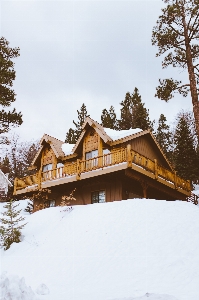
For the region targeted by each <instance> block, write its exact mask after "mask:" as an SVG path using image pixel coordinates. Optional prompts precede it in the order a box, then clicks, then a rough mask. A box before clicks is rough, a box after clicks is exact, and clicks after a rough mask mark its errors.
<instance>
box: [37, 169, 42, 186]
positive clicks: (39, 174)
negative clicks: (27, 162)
mask: <svg viewBox="0 0 199 300" xmlns="http://www.w3.org/2000/svg"><path fill="white" fill-rule="evenodd" d="M37 176H38V190H41V181H42V178H41V169H40V170H39V172H38V175H37Z"/></svg>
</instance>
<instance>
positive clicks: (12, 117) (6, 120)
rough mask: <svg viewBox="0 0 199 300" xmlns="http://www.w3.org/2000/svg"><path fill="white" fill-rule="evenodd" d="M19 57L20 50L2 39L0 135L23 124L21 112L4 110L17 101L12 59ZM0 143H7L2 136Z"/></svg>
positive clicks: (0, 54)
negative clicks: (12, 127)
mask: <svg viewBox="0 0 199 300" xmlns="http://www.w3.org/2000/svg"><path fill="white" fill-rule="evenodd" d="M19 55H20V54H19V48H10V47H9V42H8V41H7V40H6V39H5V38H4V37H1V38H0V107H1V110H0V135H1V134H2V133H5V132H8V130H9V127H10V126H18V125H21V124H22V114H21V112H20V113H17V112H16V110H15V109H13V110H12V111H7V110H5V109H4V108H5V107H6V108H7V107H9V106H10V105H11V104H12V102H14V101H15V100H16V94H15V92H14V90H13V89H12V86H13V81H14V80H15V76H16V75H15V70H14V63H13V62H12V59H13V58H16V57H18V56H19ZM0 142H1V143H5V139H4V138H3V137H2V136H1V140H0Z"/></svg>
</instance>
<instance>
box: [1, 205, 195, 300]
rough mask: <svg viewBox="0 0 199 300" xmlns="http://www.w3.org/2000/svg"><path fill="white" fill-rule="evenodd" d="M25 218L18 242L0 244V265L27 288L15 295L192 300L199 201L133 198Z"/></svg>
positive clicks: (52, 210) (81, 299) (99, 299)
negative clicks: (0, 246) (1, 246)
mask: <svg viewBox="0 0 199 300" xmlns="http://www.w3.org/2000/svg"><path fill="white" fill-rule="evenodd" d="M21 205H23V206H24V205H25V202H24V201H23V202H21ZM25 216H26V221H27V222H28V224H27V225H26V227H25V228H24V229H23V241H22V242H21V243H19V244H13V245H12V246H11V248H10V249H9V250H7V251H4V250H3V249H1V269H2V271H7V274H8V275H7V276H8V277H9V276H12V275H17V276H18V277H19V278H22V277H24V278H25V282H26V285H27V286H28V287H31V292H32V293H34V295H33V294H32V297H33V298H27V299H26V298H19V299H23V300H28V299H34V297H35V295H36V298H37V299H44V300H54V299H59V300H67V299H70V300H94V299H95V300H134V299H137V300H139V299H140V300H142V299H143V300H144V299H150V300H176V299H177V300H187V299H189V300H196V299H199V289H198V286H199V267H198V266H199V255H198V254H199V253H198V251H199V250H198V249H199V206H195V205H193V204H192V203H187V202H182V201H175V202H172V201H170V202H169V201H158V200H148V199H133V200H127V201H118V202H113V203H102V204H92V205H86V206H74V207H73V210H72V211H70V212H64V211H63V208H61V207H52V208H48V209H45V210H42V211H39V212H37V213H34V214H33V215H27V214H26V215H25ZM10 278H11V277H10ZM38 287H39V288H38ZM42 287H45V289H44V288H43V290H42ZM38 291H40V292H38ZM43 291H44V292H43ZM2 299H3V300H4V298H2ZM14 299H15V298H11V300H14ZM6 300H7V299H6Z"/></svg>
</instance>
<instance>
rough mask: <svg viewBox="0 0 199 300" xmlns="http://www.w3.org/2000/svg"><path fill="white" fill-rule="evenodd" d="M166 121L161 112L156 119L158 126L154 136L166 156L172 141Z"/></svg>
mask: <svg viewBox="0 0 199 300" xmlns="http://www.w3.org/2000/svg"><path fill="white" fill-rule="evenodd" d="M166 121H167V119H166V117H165V116H164V115H163V114H161V115H160V118H159V120H158V128H157V130H156V132H155V137H156V140H157V142H158V144H159V145H160V147H161V149H162V150H163V152H164V154H165V155H166V156H167V157H168V156H169V152H170V149H169V148H170V146H171V143H172V141H171V137H172V133H171V131H170V130H169V125H167V124H166Z"/></svg>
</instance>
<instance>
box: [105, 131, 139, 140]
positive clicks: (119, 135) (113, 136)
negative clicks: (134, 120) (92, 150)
mask: <svg viewBox="0 0 199 300" xmlns="http://www.w3.org/2000/svg"><path fill="white" fill-rule="evenodd" d="M104 131H105V132H106V134H107V135H108V136H109V137H110V138H111V139H112V140H114V141H115V140H119V139H122V138H124V137H126V136H129V135H132V134H136V133H138V132H141V131H142V129H140V128H135V129H129V130H120V131H117V130H114V129H110V128H104Z"/></svg>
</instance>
